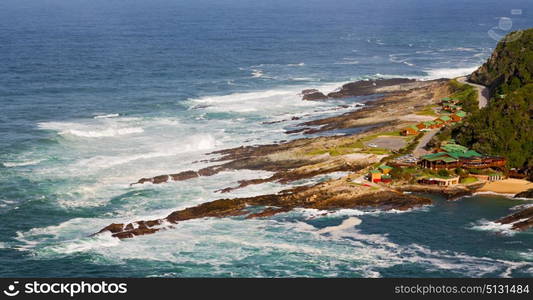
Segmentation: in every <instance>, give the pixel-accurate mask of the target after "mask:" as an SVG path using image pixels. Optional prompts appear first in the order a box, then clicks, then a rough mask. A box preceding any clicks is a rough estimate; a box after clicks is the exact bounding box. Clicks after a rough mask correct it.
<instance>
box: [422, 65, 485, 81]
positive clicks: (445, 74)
mask: <svg viewBox="0 0 533 300" xmlns="http://www.w3.org/2000/svg"><path fill="white" fill-rule="evenodd" d="M478 67H479V66H476V67H468V68H442V69H431V70H425V72H426V73H427V76H425V78H426V79H439V78H456V77H461V76H465V75H468V74H470V73H472V72H474V71H475V70H477V68H478Z"/></svg>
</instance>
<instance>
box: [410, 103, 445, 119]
mask: <svg viewBox="0 0 533 300" xmlns="http://www.w3.org/2000/svg"><path fill="white" fill-rule="evenodd" d="M435 107H437V106H436V105H428V106H426V107H424V109H423V110H421V111H417V112H415V115H419V116H432V117H438V116H439V115H438V114H437V113H436V112H435V110H434V109H433V108H435Z"/></svg>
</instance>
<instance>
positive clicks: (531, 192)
mask: <svg viewBox="0 0 533 300" xmlns="http://www.w3.org/2000/svg"><path fill="white" fill-rule="evenodd" d="M514 197H515V198H533V189H529V190H527V191H524V192H521V193H518V194H516V195H514Z"/></svg>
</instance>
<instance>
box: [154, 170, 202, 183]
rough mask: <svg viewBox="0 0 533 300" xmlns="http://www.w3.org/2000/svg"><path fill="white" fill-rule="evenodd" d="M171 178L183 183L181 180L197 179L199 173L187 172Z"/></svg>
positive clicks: (171, 175)
mask: <svg viewBox="0 0 533 300" xmlns="http://www.w3.org/2000/svg"><path fill="white" fill-rule="evenodd" d="M169 176H170V177H171V178H172V180H174V181H181V180H187V179H191V178H196V177H198V176H199V175H198V172H194V171H185V172H181V173H178V174H170V175H169ZM154 178H157V177H154ZM154 183H156V182H155V181H154Z"/></svg>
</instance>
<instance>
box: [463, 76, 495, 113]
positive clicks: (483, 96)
mask: <svg viewBox="0 0 533 300" xmlns="http://www.w3.org/2000/svg"><path fill="white" fill-rule="evenodd" d="M466 80H467V78H466V77H459V78H457V81H459V82H460V83H466V84H468V85H471V86H473V87H475V88H476V89H477V92H478V101H479V109H482V108H483V107H485V106H487V103H489V97H490V93H489V89H488V88H487V87H486V86H484V85H479V84H475V83H472V82H468V81H466Z"/></svg>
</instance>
